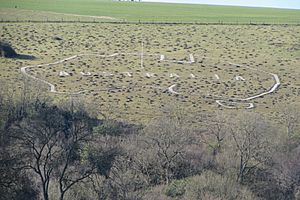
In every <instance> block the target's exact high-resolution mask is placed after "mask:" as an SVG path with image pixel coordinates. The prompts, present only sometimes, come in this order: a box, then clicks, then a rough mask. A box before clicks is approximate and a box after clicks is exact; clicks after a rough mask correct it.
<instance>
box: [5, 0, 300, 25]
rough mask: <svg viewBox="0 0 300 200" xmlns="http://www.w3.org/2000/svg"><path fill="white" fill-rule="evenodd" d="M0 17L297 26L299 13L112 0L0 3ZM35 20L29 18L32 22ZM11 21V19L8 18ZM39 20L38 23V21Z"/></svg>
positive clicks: (9, 0) (36, 0) (28, 0)
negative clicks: (25, 14) (40, 14)
mask: <svg viewBox="0 0 300 200" xmlns="http://www.w3.org/2000/svg"><path fill="white" fill-rule="evenodd" d="M0 9H1V10H0V11H1V13H0V17H1V18H2V19H3V20H6V16H8V17H9V13H5V14H2V13H3V12H4V11H5V10H4V9H10V10H9V12H11V13H13V14H14V15H15V14H16V13H18V12H19V11H24V10H33V11H48V12H49V11H50V12H57V13H65V14H77V15H89V16H110V17H114V18H117V19H121V20H126V21H139V20H140V21H168V22H204V23H205V22H207V23H218V22H224V23H250V22H252V23H272V24H273V23H274V24H278V23H288V24H298V23H300V10H289V9H272V8H248V7H233V6H211V5H189V4H168V3H141V2H117V1H112V0H72V1H71V0H26V1H25V0H0ZM34 18H35V16H31V20H34ZM9 19H11V18H9ZM38 20H40V19H38Z"/></svg>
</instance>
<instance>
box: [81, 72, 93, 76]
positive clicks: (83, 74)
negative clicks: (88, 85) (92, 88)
mask: <svg viewBox="0 0 300 200" xmlns="http://www.w3.org/2000/svg"><path fill="white" fill-rule="evenodd" d="M80 74H81V75H82V76H91V75H92V74H91V72H87V73H84V72H80Z"/></svg>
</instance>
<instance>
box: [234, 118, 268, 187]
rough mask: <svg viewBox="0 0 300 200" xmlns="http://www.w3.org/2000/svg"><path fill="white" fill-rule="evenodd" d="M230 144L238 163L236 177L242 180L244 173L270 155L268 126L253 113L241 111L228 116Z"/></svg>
mask: <svg viewBox="0 0 300 200" xmlns="http://www.w3.org/2000/svg"><path fill="white" fill-rule="evenodd" d="M228 120H230V121H229V122H228V126H229V133H230V135H231V139H232V140H231V141H229V142H230V146H232V148H233V151H234V152H235V158H232V159H237V161H238V162H237V163H238V172H237V179H238V181H239V182H243V179H244V177H245V175H246V174H248V173H249V172H250V171H251V170H252V169H254V168H256V167H258V166H259V165H261V164H263V163H265V162H266V161H267V160H268V159H269V157H270V149H271V148H270V139H269V136H270V132H271V129H270V126H269V124H268V123H267V122H266V120H264V118H262V117H260V116H259V115H257V114H254V113H248V112H243V113H239V114H238V115H236V116H234V117H230V118H228Z"/></svg>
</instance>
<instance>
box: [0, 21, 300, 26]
mask: <svg viewBox="0 0 300 200" xmlns="http://www.w3.org/2000/svg"><path fill="white" fill-rule="evenodd" d="M0 23H82V24H88V23H93V24H145V25H147V24H152V25H252V26H259V25H260V26H261V25H262V26H300V21H299V22H293V23H279V22H278V23H265V22H222V21H219V22H200V21H193V22H192V21H191V22H178V21H177V22H176V21H174V22H172V21H140V20H138V21H126V20H123V21H97V20H90V21H89V20H64V19H62V20H19V19H17V20H4V19H0Z"/></svg>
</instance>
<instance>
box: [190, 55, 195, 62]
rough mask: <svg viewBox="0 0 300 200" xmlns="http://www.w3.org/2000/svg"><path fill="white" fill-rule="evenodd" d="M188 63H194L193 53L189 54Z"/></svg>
mask: <svg viewBox="0 0 300 200" xmlns="http://www.w3.org/2000/svg"><path fill="white" fill-rule="evenodd" d="M189 56H190V63H194V62H195V58H194V55H193V54H190V55H189Z"/></svg>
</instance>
